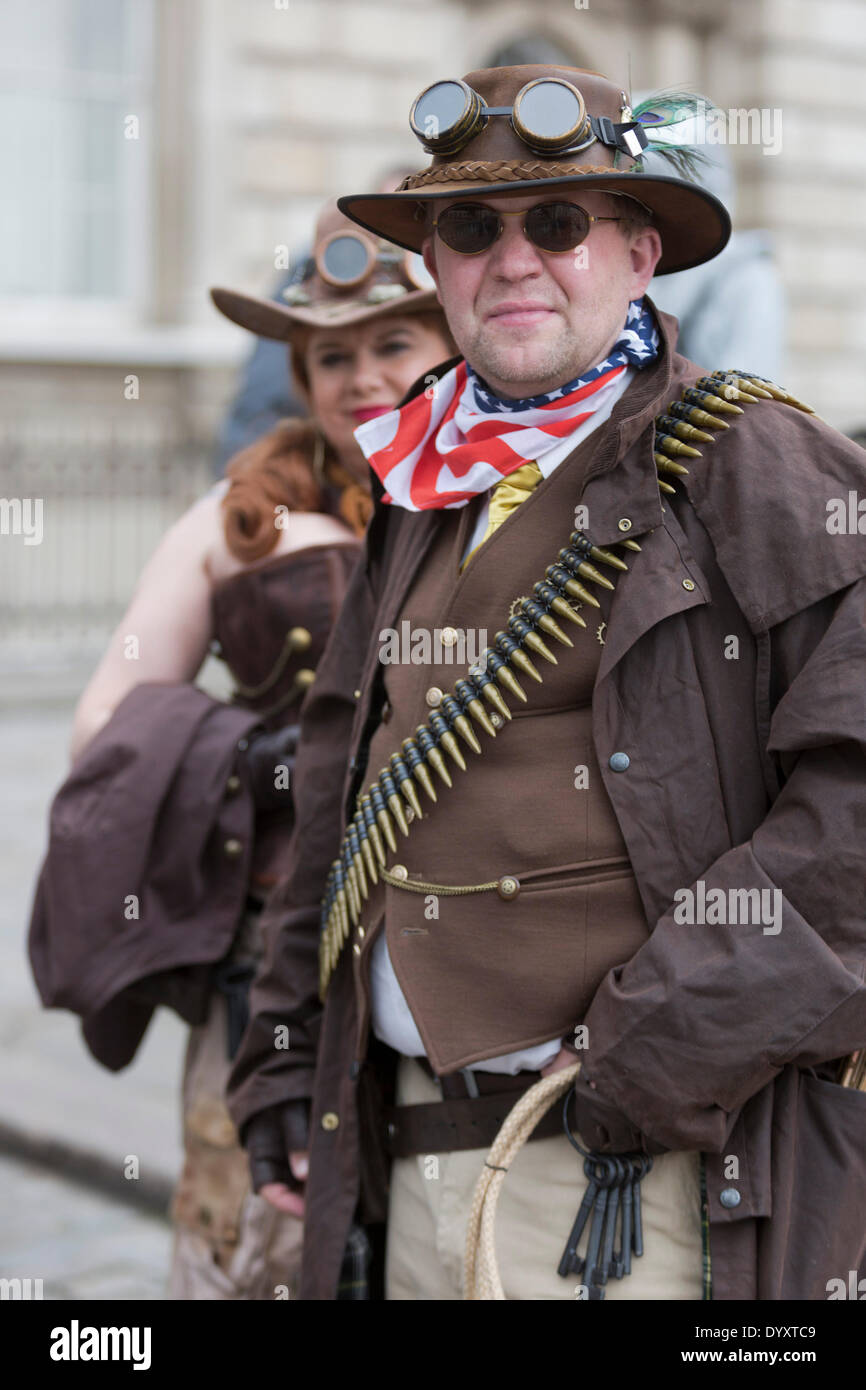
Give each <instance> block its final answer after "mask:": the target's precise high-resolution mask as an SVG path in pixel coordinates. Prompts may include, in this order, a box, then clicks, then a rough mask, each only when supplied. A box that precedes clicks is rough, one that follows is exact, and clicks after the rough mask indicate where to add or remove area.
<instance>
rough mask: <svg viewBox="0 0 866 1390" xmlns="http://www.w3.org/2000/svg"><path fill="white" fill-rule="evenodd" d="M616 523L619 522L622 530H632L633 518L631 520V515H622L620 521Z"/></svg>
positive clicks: (618, 524)
mask: <svg viewBox="0 0 866 1390" xmlns="http://www.w3.org/2000/svg"><path fill="white" fill-rule="evenodd" d="M616 524H617V526H618V527H619V529H620V531H630V530H631V520H630V519H629V517H627V516H621V517H620V519H619V521H618V522H617V523H616Z"/></svg>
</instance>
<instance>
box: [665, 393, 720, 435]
mask: <svg viewBox="0 0 866 1390" xmlns="http://www.w3.org/2000/svg"><path fill="white" fill-rule="evenodd" d="M668 409H669V410H670V411H671V412H672V413H673V414H674V415H676V416H678V417H679V418H681V419H685V420H690V421H691V423H692V424H693V425H703V426H704V429H708V430H726V429H728V428H729V425H728V422H727V420H723V419H722V418H721V416H719V415H710V414H709V412H708V411H706V410H701V409H700V407H699V406H696V405H687V404H686V403H685V401H672V402H671V404H670V406H669V407H668ZM709 437H710V438H711V439H713V438H714V437H715V436H714V435H710V436H709Z"/></svg>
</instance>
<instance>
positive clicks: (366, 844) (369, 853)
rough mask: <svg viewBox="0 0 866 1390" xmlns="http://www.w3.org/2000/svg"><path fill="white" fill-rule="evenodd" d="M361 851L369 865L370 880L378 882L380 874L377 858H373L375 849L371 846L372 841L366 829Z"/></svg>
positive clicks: (362, 838)
mask: <svg viewBox="0 0 866 1390" xmlns="http://www.w3.org/2000/svg"><path fill="white" fill-rule="evenodd" d="M361 853H362V854H363V856H364V863H365V864H366V866H367V873H368V875H369V877H370V882H371V883H378V882H379V875H378V874H377V873H376V860H375V859H374V858H373V850H372V848H371V846H370V841H369V839H368V838H367V831H366V829H365V831H364V834H363V835H362V836H361Z"/></svg>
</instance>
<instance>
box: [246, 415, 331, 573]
mask: <svg viewBox="0 0 866 1390" xmlns="http://www.w3.org/2000/svg"><path fill="white" fill-rule="evenodd" d="M317 434H318V431H317V429H316V426H315V425H314V424H312V422H311V421H309V420H297V419H291V420H281V421H280V423H279V424H278V425H275V426H274V428H273V429H272V430H269V431H268V433H267V434H265V435H262V438H261V439H257V440H256V442H255V443H254V444H250V445H248V447H247V448H246V449H242V450H241V452H240V453H239V454H235V456H234V458H233V459H232V460H231V462H230V463H229V464H228V467H227V468H226V477H227V478H228V479H229V489H228V491H227V492H226V494H225V497H224V498H223V500H222V508H223V517H224V529H225V538H226V544H227V546H228V548H229V550H230V551H231V553H232V555H234V556H236V558H237V559H238V560H245V561H249V560H260V559H261V558H262V556H263V555H267V554H268V553H269V552H270V551H271V550H273V548H274V546H275V545H276V544H277V541H278V539H279V528H278V526H277V524H276V523H277V517H278V515H279V513H278V512H277V508H278V507H286V508H288V510H289V511H292V512H320V511H324V510H325V498H324V493H323V488H322V485H321V483H320V482H319V481H317V479H316V477H315V476H314V473H313V460H314V459H315V456H316V447H317ZM318 439H319V443H318V448H319V449H320V450H321V447H322V443H324V446H325V453H324V460H323V463H324V465H325V467H327V465H328V464H331V466H332V467H333V466H334V465H336V463H337V460H336V456H335V455H334V452H333V450H332V449H331V447H330V445H329V444H328V443H327V441H324V440H323V437H322V436H321V435H318Z"/></svg>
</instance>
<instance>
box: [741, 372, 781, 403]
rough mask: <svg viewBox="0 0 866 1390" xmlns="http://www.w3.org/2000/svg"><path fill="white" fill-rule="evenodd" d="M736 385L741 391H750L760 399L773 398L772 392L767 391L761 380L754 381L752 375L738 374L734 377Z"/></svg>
mask: <svg viewBox="0 0 866 1390" xmlns="http://www.w3.org/2000/svg"><path fill="white" fill-rule="evenodd" d="M734 385H735V386H736V387H737V389H738V390H739V391H749V392H751V394H752V395H753V396H757V397H758V398H759V399H760V400H765V401H771V400H772V399H773V397H772V395H771V394H770V392H769V391H765V390H764V387H763V386H762V385H761V383H760V382H758V381H752V380H751V378H750V377H747V376H737V377H735V378H734Z"/></svg>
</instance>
